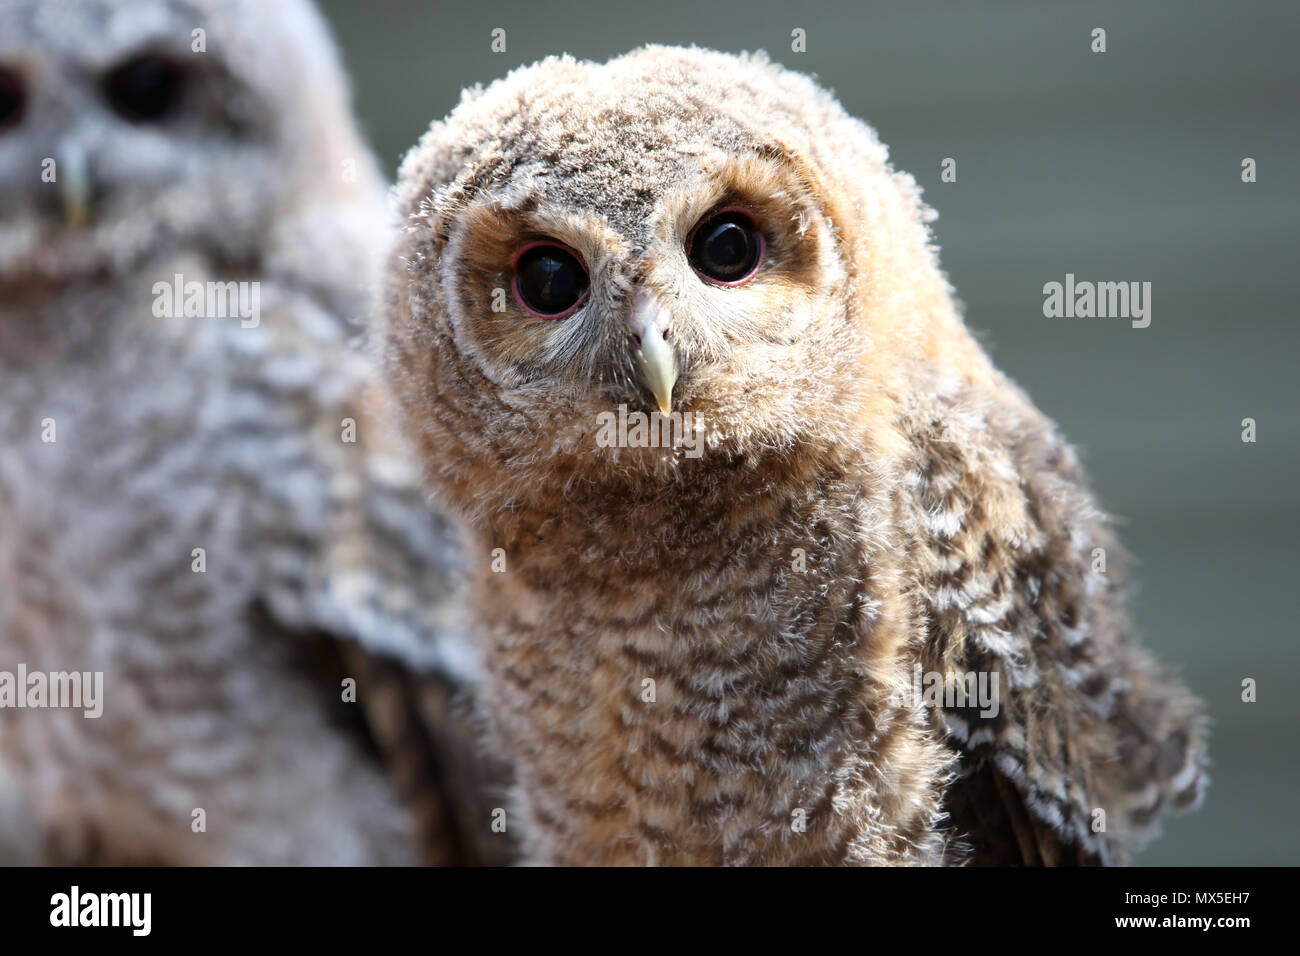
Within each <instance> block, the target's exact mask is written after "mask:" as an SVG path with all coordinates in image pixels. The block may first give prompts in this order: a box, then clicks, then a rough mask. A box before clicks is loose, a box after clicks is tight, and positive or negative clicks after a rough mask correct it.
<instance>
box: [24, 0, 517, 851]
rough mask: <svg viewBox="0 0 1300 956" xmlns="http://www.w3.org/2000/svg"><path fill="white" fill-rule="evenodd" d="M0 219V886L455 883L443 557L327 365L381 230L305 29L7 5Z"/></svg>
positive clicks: (466, 669) (481, 822)
mask: <svg viewBox="0 0 1300 956" xmlns="http://www.w3.org/2000/svg"><path fill="white" fill-rule="evenodd" d="M0 210H3V213H2V214H0V861H3V862H16V861H22V862H27V861H34V862H40V861H62V862H69V863H87V862H109V863H219V864H245V863H277V864H284V863H329V864H341V863H342V864H351V863H404V862H410V861H414V860H416V859H429V860H466V859H473V858H480V859H481V858H483V857H482V856H481V855H478V854H477V853H476V850H475V843H476V841H478V840H480V839H482V838H481V837H479V836H477V834H479V833H485V834H486V833H489V832H490V831H489V829H488V827H489V823H490V820H489V816H490V811H491V804H490V803H488V804H487V805H486V806H483V807H477V805H476V800H477V799H478V798H477V791H476V790H475V787H476V786H477V783H476V782H475V780H474V778H473V777H472V775H471V774H470V773H469V772H468V770H465V769H464V768H469V769H472V767H473V766H474V761H473V760H472V759H471V758H469V757H465V758H464V759H461V758H462V755H461V754H460V753H459V749H460V748H462V747H465V748H469V749H472V739H471V738H470V737H469V736H463V735H459V734H458V731H457V728H458V727H459V726H460V724H462V723H465V724H466V725H467V726H468V721H469V720H470V717H469V716H468V715H465V714H462V712H461V710H460V709H459V707H460V705H459V703H458V698H457V695H458V694H460V693H461V688H462V685H463V683H464V675H466V674H469V673H470V672H471V670H472V667H471V656H472V647H471V646H470V645H469V644H468V642H467V639H466V638H465V634H466V631H465V626H464V623H463V622H462V621H461V619H460V618H461V613H462V611H461V605H460V604H459V602H458V600H457V599H456V597H455V594H454V585H455V576H456V567H457V564H458V558H457V556H456V540H455V532H454V529H453V528H452V527H451V526H450V525H448V523H447V522H446V521H445V520H444V519H442V518H440V517H438V516H436V515H433V514H431V513H430V512H429V511H428V509H427V507H426V504H425V500H424V499H425V493H424V492H423V491H422V490H420V488H419V483H418V469H417V468H416V467H415V465H414V464H413V462H412V460H411V459H410V458H409V457H408V455H407V453H405V452H404V451H403V448H402V446H401V445H399V444H398V443H396V442H395V441H392V440H390V439H389V438H386V437H385V436H384V431H383V427H382V424H383V423H382V421H381V416H380V415H379V414H378V413H379V411H380V409H379V408H378V406H377V405H375V404H374V403H373V402H371V401H368V400H367V398H366V393H367V390H368V389H369V388H370V384H369V383H370V381H371V379H372V373H371V371H370V369H369V366H368V363H367V362H366V361H365V360H364V358H363V357H362V353H361V352H360V350H358V349H354V348H351V347H349V346H350V341H349V340H350V339H351V338H352V335H353V333H352V327H351V324H350V322H351V320H354V319H356V318H357V317H358V316H359V314H360V313H361V312H362V311H363V310H364V304H363V303H364V289H365V286H366V284H367V281H368V279H369V278H370V276H369V274H368V273H369V270H370V267H371V265H372V262H373V258H374V257H373V253H374V252H375V251H376V250H378V249H380V248H382V244H383V240H382V236H383V235H384V228H385V223H386V216H387V210H386V206H385V202H384V192H383V184H382V183H381V182H380V180H379V178H378V175H377V173H376V170H375V168H374V165H373V163H372V160H371V158H370V157H369V155H368V153H367V151H366V149H365V147H364V146H363V144H362V142H361V140H360V138H359V137H358V135H357V132H356V130H355V128H354V125H353V122H352V119H351V117H350V115H349V110H348V103H347V91H346V86H345V83H344V79H343V76H342V72H341V69H340V67H339V64H338V62H337V57H336V55H335V52H334V48H333V45H332V43H331V41H330V38H329V36H328V35H327V33H326V30H325V28H324V25H323V23H322V22H321V21H320V19H319V18H318V16H317V14H316V13H315V11H314V10H313V9H312V8H311V7H309V6H308V5H307V4H306V3H303V2H299V0H292V2H289V0H285V2H277V3H262V2H257V0H233V2H232V0H129V2H128V0H75V2H72V0H17V2H14V0H6V2H5V3H4V4H3V6H0ZM92 698H93V699H92ZM96 710H97V711H99V713H98V714H95V713H94V711H96ZM471 730H472V728H470V729H469V730H467V731H466V733H469V732H470V731H471ZM381 752H383V753H381ZM384 754H386V755H387V756H388V757H389V758H391V772H390V770H386V769H385V766H384V763H385V761H384ZM453 767H457V768H462V770H463V772H462V775H461V776H460V777H459V778H456V777H455V774H454V773H453V772H452V770H451V769H449V768H453ZM408 796H409V797H410V798H411V801H412V805H411V807H410V808H409V809H408V808H407V807H404V806H403V805H402V804H403V798H404V797H408ZM484 800H490V797H489V796H487V795H485V796H484ZM466 821H469V825H468V829H467V828H466V826H465V825H463V824H465V822H466ZM421 845H423V846H424V852H423V853H420V852H418V851H419V848H420V846H421ZM486 852H488V853H490V852H492V851H491V850H488V851H486Z"/></svg>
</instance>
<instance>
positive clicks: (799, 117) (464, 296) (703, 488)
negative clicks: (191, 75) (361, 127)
mask: <svg viewBox="0 0 1300 956" xmlns="http://www.w3.org/2000/svg"><path fill="white" fill-rule="evenodd" d="M396 199H397V202H398V206H399V212H400V214H401V216H402V217H403V218H404V221H405V224H406V228H405V231H404V233H403V234H402V236H401V238H400V240H399V241H398V244H397V246H396V248H395V250H394V251H393V252H392V253H391V255H390V257H389V260H388V270H389V272H388V292H387V298H386V301H385V305H384V313H385V315H384V319H385V322H386V331H385V336H386V349H387V352H386V360H387V362H388V367H389V369H390V376H389V378H390V380H391V382H392V386H393V389H394V391H395V393H396V395H397V396H398V398H399V400H400V403H401V406H402V409H403V413H404V415H405V419H406V422H407V427H408V432H409V434H410V435H411V436H412V438H413V439H414V440H415V441H416V442H418V444H419V448H420V451H421V455H422V457H423V459H424V460H425V463H426V471H427V473H428V474H429V476H430V478H431V480H432V482H433V484H434V486H435V488H436V491H437V492H438V493H439V495H440V496H441V498H442V499H443V500H444V501H445V502H447V503H448V504H449V505H451V506H453V507H454V508H455V509H456V510H457V511H458V512H459V513H460V514H461V515H463V517H464V519H465V522H466V524H467V525H468V527H469V530H470V533H471V535H472V538H473V541H474V543H475V544H474V550H475V551H476V553H477V556H478V557H477V562H476V568H477V570H476V571H475V572H474V574H475V582H474V585H473V587H474V591H475V599H474V602H473V604H474V609H475V612H476V618H477V621H478V624H479V627H480V630H481V635H482V640H483V642H484V656H485V666H486V670H487V676H486V682H487V687H486V690H485V697H484V699H485V703H486V706H487V709H488V711H489V712H490V715H491V723H492V728H493V733H494V736H495V738H496V739H497V740H498V741H499V742H500V746H501V747H502V748H503V751H504V754H505V756H506V757H507V758H508V760H509V761H510V763H511V765H512V767H513V769H514V772H515V774H516V780H517V783H516V787H515V790H514V800H515V803H516V811H517V812H516V817H517V818H518V819H519V820H520V821H521V823H522V826H523V830H524V839H525V848H526V852H527V854H528V855H529V857H530V858H531V859H533V860H535V861H540V862H549V863H560V864H566V863H599V864H610V863H647V864H654V863H657V864H842V863H865V864H909V863H914V864H949V863H1005V862H1016V863H1054V864H1063V863H1098V862H1109V861H1114V860H1117V859H1120V858H1121V857H1122V856H1123V854H1124V852H1125V851H1126V849H1127V848H1128V847H1130V846H1132V845H1133V843H1134V842H1135V841H1138V840H1140V839H1141V838H1142V836H1143V835H1144V834H1145V833H1146V832H1147V831H1148V830H1149V828H1150V826H1151V824H1152V823H1153V821H1154V820H1155V818H1156V816H1157V815H1158V814H1159V813H1160V812H1161V811H1162V810H1163V809H1165V808H1166V807H1183V806H1187V805H1189V804H1192V803H1194V802H1195V801H1196V799H1197V797H1198V795H1199V794H1200V793H1201V790H1202V785H1203V782H1204V770H1203V768H1204V764H1205V746H1204V741H1203V733H1202V718H1201V717H1200V710H1199V705H1198V704H1197V703H1196V701H1194V700H1193V699H1192V698H1191V697H1189V695H1188V694H1187V693H1186V692H1185V691H1184V689H1183V688H1182V687H1181V686H1179V684H1178V683H1176V682H1174V681H1173V680H1171V679H1170V678H1169V676H1168V675H1167V674H1166V673H1165V672H1164V671H1163V670H1162V669H1161V668H1159V667H1158V666H1157V665H1156V664H1155V663H1154V662H1153V660H1152V659H1151V658H1150V657H1149V656H1148V655H1147V654H1146V653H1145V652H1143V651H1142V650H1141V649H1140V648H1139V647H1138V646H1136V645H1135V644H1134V642H1133V640H1132V639H1131V637H1130V629H1129V625H1128V623H1127V621H1126V619H1125V616H1124V613H1123V609H1122V597H1121V591H1122V574H1121V573H1120V572H1118V571H1117V565H1116V553H1115V548H1116V545H1115V542H1114V540H1113V539H1112V536H1111V532H1110V530H1109V529H1108V525H1107V521H1106V519H1105V517H1104V516H1103V515H1102V514H1101V513H1100V512H1099V510H1098V508H1097V506H1096V504H1095V503H1094V501H1093V498H1092V497H1091V495H1090V494H1089V492H1088V490H1087V487H1086V485H1085V481H1084V478H1083V476H1082V474H1081V473H1080V469H1079V465H1078V462H1077V460H1076V457H1075V455H1074V453H1073V452H1072V451H1071V449H1070V448H1069V446H1067V445H1066V444H1065V442H1064V441H1063V440H1062V439H1061V438H1060V437H1059V435H1058V434H1057V431H1056V429H1055V428H1054V427H1053V425H1052V423H1051V422H1049V421H1048V420H1047V419H1046V418H1044V416H1043V415H1042V414H1041V413H1040V412H1038V411H1037V410H1036V409H1035V408H1034V406H1033V405H1032V404H1031V403H1030V401H1029V399H1028V398H1027V397H1026V396H1025V395H1024V393H1023V392H1021V391H1020V390H1019V389H1018V388H1016V386H1015V385H1014V384H1012V383H1011V382H1010V381H1009V380H1008V379H1007V378H1006V377H1005V376H1003V375H1002V374H1001V373H999V372H998V371H997V369H995V368H994V367H993V365H992V364H991V363H990V361H989V359H988V357H987V356H986V355H985V354H984V352H983V351H982V350H981V348H980V347H979V345H978V344H977V342H976V340H975V339H974V338H973V337H972V335H971V334H970V332H968V331H967V329H966V328H965V327H964V325H963V322H962V319H961V316H960V314H959V309H958V306H957V304H956V302H955V300H954V296H953V293H952V290H951V289H950V288H949V286H948V283H947V281H946V280H945V278H944V275H943V273H942V272H941V271H940V269H939V265H938V262H937V260H936V256H935V252H934V249H933V246H932V241H931V236H930V232H929V228H928V223H929V221H930V220H931V218H932V216H931V214H930V212H929V211H928V210H927V209H926V207H925V206H924V205H923V204H922V202H921V198H920V194H919V189H918V188H917V186H916V183H915V182H914V181H913V180H912V179H911V178H910V177H909V176H907V175H905V174H903V173H900V172H897V171H895V170H894V169H893V168H892V167H891V166H890V165H889V163H888V160H887V156H886V150H885V148H884V146H882V144H881V143H880V142H879V140H878V139H877V138H876V136H875V134H874V133H873V132H872V130H870V129H869V128H868V127H867V126H865V125H863V124H862V123H861V122H859V121H857V120H855V119H853V118H851V117H849V116H848V115H847V114H846V113H845V111H844V110H843V108H842V107H841V106H840V105H839V104H838V103H837V102H836V100H835V99H834V98H833V97H832V96H831V95H830V94H829V93H828V92H826V91H825V90H823V89H821V88H819V87H818V86H817V85H815V83H814V82H813V81H812V80H810V79H809V78H807V77H805V76H802V75H800V74H797V73H793V72H790V71H787V70H784V69H781V68H779V67H777V66H775V65H773V64H771V63H769V62H768V61H767V60H766V59H765V58H764V57H762V56H730V55H724V54H720V53H714V52H709V51H706V50H700V49H671V48H663V47H648V48H644V49H641V50H638V51H636V52H633V53H631V54H628V55H626V56H623V57H620V58H618V59H615V60H612V61H611V62H609V63H606V64H603V65H600V64H593V63H586V62H575V61H574V60H572V59H570V58H551V59H547V60H545V61H544V62H541V63H538V64H536V65H534V66H531V67H527V68H524V69H520V70H517V71H515V72H514V73H512V74H510V75H509V76H508V77H506V78H505V79H504V80H501V81H499V82H497V83H494V84H492V85H491V86H489V87H487V88H486V89H474V90H471V91H469V92H467V93H466V94H465V95H464V97H463V98H462V100H461V102H460V104H459V105H458V106H457V108H456V109H455V110H454V112H452V114H451V115H450V116H449V117H448V118H447V119H446V120H444V121H442V122H437V123H435V124H434V125H433V126H432V128H431V129H430V130H429V132H428V133H427V134H426V135H425V136H424V138H423V139H422V140H421V141H420V143H419V144H418V145H417V146H416V147H415V149H414V150H413V151H412V152H411V153H410V155H409V156H408V157H407V159H406V161H405V163H404V164H403V166H402V169H401V172H400V176H399V184H398V189H397V193H396ZM494 549H500V550H499V551H498V552H497V554H496V559H495V560H493V559H490V558H489V555H491V554H492V552H493V551H494ZM1103 553H1104V554H1105V555H1109V556H1110V557H1109V562H1108V563H1105V564H1103V563H1102V562H1101V561H1099V560H1097V557H1096V556H1097V555H1099V554H1103Z"/></svg>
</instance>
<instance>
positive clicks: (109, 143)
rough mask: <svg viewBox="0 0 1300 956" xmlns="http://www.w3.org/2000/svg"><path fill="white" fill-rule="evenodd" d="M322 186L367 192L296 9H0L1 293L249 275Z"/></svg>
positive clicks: (342, 116)
mask: <svg viewBox="0 0 1300 956" xmlns="http://www.w3.org/2000/svg"><path fill="white" fill-rule="evenodd" d="M349 160H351V162H352V166H351V167H349V166H348V165H347V164H348V161H349ZM320 184H328V185H329V187H330V189H331V191H332V192H333V193H335V194H346V193H348V192H349V191H357V190H364V189H375V188H376V186H377V180H376V177H375V172H374V169H373V165H372V161H371V159H370V158H369V156H368V153H367V152H366V151H365V149H364V148H363V147H362V146H361V143H360V141H359V139H357V138H356V137H355V134H354V133H353V131H352V124H351V120H350V118H349V115H348V105H347V91H346V85H345V83H344V79H343V75H342V71H341V69H340V67H339V64H338V59H337V56H336V54H335V51H334V48H333V45H332V43H331V40H330V38H329V36H328V34H327V32H326V29H325V27H324V25H323V23H322V22H321V20H320V18H319V17H318V15H317V14H316V12H315V11H314V10H313V9H312V7H311V6H310V5H309V4H308V3H306V2H303V0H277V2H275V3H266V2H264V0H5V2H4V3H3V4H0V281H4V280H30V279H33V278H35V279H42V278H44V279H49V280H56V281H61V280H66V279H68V278H73V277H79V276H87V275H95V274H99V273H107V274H111V273H115V272H120V271H122V270H123V269H126V268H128V267H130V266H132V265H133V264H134V263H136V262H137V261H139V260H140V259H141V258H143V257H145V256H147V255H149V254H150V253H151V252H154V251H157V250H166V249H169V248H174V247H178V246H179V247H187V246H192V245H194V244H203V245H205V246H208V247H210V249H211V252H212V253H213V254H214V255H216V256H218V257H222V258H224V259H226V260H229V261H230V262H231V263H232V264H234V265H235V266H243V265H249V264H250V259H253V260H255V259H256V258H257V250H260V249H264V248H266V246H267V243H268V241H269V238H271V234H272V233H273V232H274V229H273V228H272V224H273V223H282V222H283V221H284V216H285V211H286V210H291V209H292V210H298V209H303V208H305V207H309V206H311V205H312V198H311V196H310V195H309V194H310V193H311V192H312V191H313V190H316V189H317V186H318V185H320ZM321 191H323V190H321Z"/></svg>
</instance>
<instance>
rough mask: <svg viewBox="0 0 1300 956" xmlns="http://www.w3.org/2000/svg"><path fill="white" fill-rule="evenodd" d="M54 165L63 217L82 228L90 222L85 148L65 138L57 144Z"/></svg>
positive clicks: (88, 166)
mask: <svg viewBox="0 0 1300 956" xmlns="http://www.w3.org/2000/svg"><path fill="white" fill-rule="evenodd" d="M58 157H59V161H58V166H57V167H55V176H56V177H57V182H58V187H59V196H60V198H61V199H62V200H63V219H64V221H65V222H66V223H67V224H68V225H69V226H70V227H72V228H73V229H84V228H85V227H86V225H87V224H88V223H89V222H90V162H89V159H88V158H87V156H86V150H85V148H84V147H83V146H82V145H81V144H80V143H77V142H74V141H71V140H65V141H64V142H63V143H62V144H60V146H59V150H58Z"/></svg>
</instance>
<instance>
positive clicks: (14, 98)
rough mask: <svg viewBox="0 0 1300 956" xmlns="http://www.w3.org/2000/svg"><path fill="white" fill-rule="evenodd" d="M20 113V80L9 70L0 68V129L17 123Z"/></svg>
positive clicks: (21, 89)
mask: <svg viewBox="0 0 1300 956" xmlns="http://www.w3.org/2000/svg"><path fill="white" fill-rule="evenodd" d="M22 115H23V84H22V81H20V80H19V79H18V77H17V76H15V75H14V74H13V73H11V72H10V71H9V70H0V130H3V129H7V128H8V127H10V126H15V125H17V123H18V121H19V120H20V119H22Z"/></svg>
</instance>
